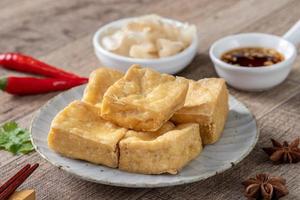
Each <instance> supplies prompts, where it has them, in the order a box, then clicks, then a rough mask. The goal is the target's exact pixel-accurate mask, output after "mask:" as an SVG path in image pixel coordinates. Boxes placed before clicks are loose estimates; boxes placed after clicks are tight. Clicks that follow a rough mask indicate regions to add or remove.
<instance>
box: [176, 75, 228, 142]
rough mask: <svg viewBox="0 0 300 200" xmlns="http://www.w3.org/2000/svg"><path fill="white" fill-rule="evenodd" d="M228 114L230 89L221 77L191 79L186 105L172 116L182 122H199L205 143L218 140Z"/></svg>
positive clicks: (177, 121)
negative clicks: (228, 89)
mask: <svg viewBox="0 0 300 200" xmlns="http://www.w3.org/2000/svg"><path fill="white" fill-rule="evenodd" d="M227 115H228V91H227V88H226V84H225V81H224V80H223V79H220V78H207V79H202V80H199V81H192V80H189V90H188V93H187V97H186V100H185V104H184V107H183V108H181V109H180V110H178V111H177V112H176V113H175V114H174V115H173V117H172V119H171V120H172V121H173V122H175V123H177V124H180V123H188V122H195V123H199V126H200V132H201V138H202V142H203V144H212V143H214V142H216V141H217V140H218V139H219V138H220V136H221V134H222V131H223V129H224V125H225V122H226V119H227Z"/></svg>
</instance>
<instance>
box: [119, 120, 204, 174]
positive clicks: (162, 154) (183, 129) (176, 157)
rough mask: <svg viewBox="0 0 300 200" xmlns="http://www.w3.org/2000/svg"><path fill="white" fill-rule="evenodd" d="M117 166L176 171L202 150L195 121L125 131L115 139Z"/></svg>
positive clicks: (149, 171) (141, 170)
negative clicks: (146, 130)
mask: <svg viewBox="0 0 300 200" xmlns="http://www.w3.org/2000/svg"><path fill="white" fill-rule="evenodd" d="M119 148H120V160H119V169H121V170H124V171H129V172H135V173H142V174H162V173H170V174H177V173H178V172H179V171H180V170H181V169H182V168H183V167H184V166H185V165H187V163H188V162H190V161H191V160H193V159H194V158H196V157H197V156H198V155H199V153H200V152H201V151H202V143H201V138H200V133H199V125H198V124H196V123H189V124H181V125H179V126H177V127H174V125H173V124H172V123H171V122H167V123H166V124H164V125H163V126H162V127H161V128H160V129H159V130H158V131H156V132H137V131H132V130H131V131H128V132H127V133H126V135H125V138H124V139H122V140H121V141H120V143H119Z"/></svg>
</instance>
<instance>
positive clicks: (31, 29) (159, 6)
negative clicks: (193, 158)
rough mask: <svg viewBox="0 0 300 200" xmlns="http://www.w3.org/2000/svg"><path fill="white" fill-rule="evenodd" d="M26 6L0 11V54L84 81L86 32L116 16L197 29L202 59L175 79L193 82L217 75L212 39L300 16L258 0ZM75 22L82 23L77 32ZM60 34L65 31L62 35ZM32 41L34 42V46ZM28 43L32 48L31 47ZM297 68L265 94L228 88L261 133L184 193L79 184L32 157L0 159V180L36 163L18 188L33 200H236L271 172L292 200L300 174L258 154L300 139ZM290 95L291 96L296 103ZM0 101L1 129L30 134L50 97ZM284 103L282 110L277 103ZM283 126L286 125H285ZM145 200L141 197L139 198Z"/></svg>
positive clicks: (286, 5)
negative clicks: (231, 163)
mask: <svg viewBox="0 0 300 200" xmlns="http://www.w3.org/2000/svg"><path fill="white" fill-rule="evenodd" d="M4 1H6V0H4ZM4 1H1V3H3V2H4ZM25 1H26V2H29V4H26V5H22V6H19V7H18V8H17V7H15V6H12V5H13V4H16V3H13V4H11V3H10V4H9V5H5V6H4V7H0V11H2V12H1V15H0V20H1V19H2V20H1V21H4V22H5V23H3V24H1V27H0V36H1V38H2V40H1V41H0V46H1V49H2V50H1V51H8V50H22V51H24V52H26V53H30V54H32V55H34V56H42V57H40V58H42V59H43V60H45V61H46V62H49V63H52V64H53V65H57V66H61V67H63V68H65V69H69V70H72V71H75V72H78V73H80V74H83V75H88V74H89V72H90V71H91V70H93V69H95V68H96V67H97V66H99V62H98V61H97V59H96V57H95V56H94V53H93V49H92V45H91V33H92V32H94V31H95V30H96V29H97V28H98V26H100V25H102V24H103V23H105V22H106V21H110V20H114V19H116V18H119V17H125V16H133V15H140V14H145V13H148V12H153V10H155V12H156V13H158V14H161V15H163V16H170V17H172V18H176V19H180V20H188V21H189V22H191V23H195V24H196V25H197V26H198V27H199V37H200V39H201V42H200V48H199V52H200V55H198V56H197V57H196V59H195V61H194V62H193V64H192V65H191V66H189V67H188V68H187V69H186V70H184V71H183V72H181V73H180V75H184V76H186V77H189V78H193V79H199V78H201V77H211V76H215V72H214V70H213V68H212V65H211V62H210V60H209V58H208V56H207V49H208V47H209V45H210V44H211V43H212V42H213V41H214V40H215V39H217V38H219V37H222V36H225V35H227V34H232V33H237V32H240V31H251V30H254V31H263V32H270V33H277V34H282V33H283V31H284V29H285V28H287V27H288V26H289V24H290V23H292V21H293V20H296V19H297V18H298V17H299V13H297V7H299V1H295V0H294V1H291V0H290V1H279V0H277V1H259V3H258V1H241V2H238V1H236V0H230V1H224V2H222V3H220V1H213V2H210V1H208V0H204V1H196V0H194V1H188V2H185V3H182V1H172V0H167V1H158V0H157V1H135V0H132V1H130V2H129V3H127V2H126V3H125V2H124V3H123V1H120V2H118V1H114V2H111V1H108V0H107V1H101V2H100V1H87V5H85V3H82V2H80V1H79V0H77V1H66V0H63V1H59V2H55V1H48V0H45V1H44V2H42V1H35V0H33V1H28V0H24V2H25ZM30 2H32V3H30ZM45 2H47V7H43V8H41V9H40V7H42V6H41V5H43V4H44V3H45ZM78 2H79V4H78ZM1 3H0V5H1ZM115 3H119V4H115ZM100 7H101V8H100ZM257 10H264V12H255V11H257ZM73 11H74V12H73ZM183 11H184V12H183ZM105 12H107V13H105ZM55 13H56V14H55ZM253 13H255V15H254V14H253ZM290 13H291V14H290ZM280 16H281V17H280ZM286 16H290V17H286ZM13 17H14V19H13V20H9V22H10V23H7V21H8V20H3V19H10V18H13ZM273 19H274V20H275V21H272V22H274V23H276V26H271V25H270V24H269V23H270V21H269V20H273ZM282 19H284V20H282ZM78 22H81V23H84V24H81V23H80V25H78ZM61 24H64V26H61ZM24 27H26V28H28V29H26V28H25V30H23V31H22V32H20V30H22V28H24ZM278 27H279V28H278ZM265 28H266V30H265ZM65 29H68V31H65V32H64V30H65ZM18 30H19V32H18ZM24 33H25V34H24ZM28 38H29V40H28ZM36 39H37V40H38V41H35V40H36ZM30 40H33V41H31V42H30ZM50 52H51V53H50ZM43 55H44V56H43ZM297 66H298V65H297ZM297 66H296V68H295V70H294V71H293V74H291V76H290V77H289V80H288V81H286V82H285V83H284V84H282V85H280V86H278V87H276V88H274V89H273V90H270V91H268V92H264V93H245V92H240V91H236V90H233V89H231V93H232V94H234V95H235V96H237V97H238V98H239V99H240V100H242V101H243V102H245V103H246V104H247V105H248V106H249V107H250V109H251V110H252V111H253V112H254V113H255V114H256V116H257V117H258V118H259V119H260V120H259V124H260V127H261V128H262V134H261V138H260V141H259V144H258V145H257V147H256V148H255V150H254V151H253V152H252V153H251V154H250V155H249V156H248V157H247V158H246V159H245V160H244V161H243V162H242V163H241V164H239V165H238V166H236V167H235V168H234V169H232V170H229V171H228V172H226V173H224V174H221V175H218V176H216V177H214V178H211V179H208V180H206V181H203V182H199V183H194V184H189V185H186V186H178V187H172V188H163V189H155V190H148V189H126V188H117V187H110V186H103V185H98V184H94V183H89V182H86V181H83V180H79V179H78V178H75V177H73V176H71V175H68V174H67V173H65V172H62V171H61V170H58V169H56V167H53V166H52V165H51V164H49V163H47V162H46V161H45V160H43V159H42V158H41V157H39V156H38V155H37V153H32V154H30V155H28V156H18V157H13V156H11V154H9V153H4V152H0V171H1V173H0V179H1V180H3V179H5V178H7V177H8V176H9V174H10V173H11V171H13V170H14V169H15V168H16V166H18V165H19V164H21V163H24V162H28V161H30V162H40V163H41V168H40V169H39V170H38V171H37V172H36V173H35V174H34V175H33V176H32V177H31V179H30V180H28V182H27V183H26V184H25V185H24V186H23V187H34V188H36V189H37V191H38V199H120V198H122V199H137V198H139V197H140V196H143V199H201V198H202V199H222V200H223V199H225V200H226V199H228V200H229V199H230V200H231V199H241V198H242V196H241V193H240V190H241V186H240V179H241V178H246V177H248V176H250V175H253V174H254V173H256V172H258V171H261V170H269V169H270V170H273V171H274V172H275V173H278V174H283V175H284V176H287V177H288V183H289V188H290V189H291V194H290V195H289V196H288V198H286V199H297V197H298V196H299V191H298V190H297V189H298V188H297V182H296V181H297V179H298V180H299V169H298V168H296V167H295V166H291V167H286V166H273V165H271V163H269V162H266V157H264V154H263V153H262V151H261V150H260V148H261V147H262V146H263V145H266V144H267V143H268V139H269V137H271V136H273V135H274V136H277V137H278V138H287V139H289V137H291V136H293V135H295V134H297V133H299V130H300V129H299V125H298V124H297V123H296V121H299V109H297V108H299V103H297V102H299V94H297V92H299V84H298V83H297V81H298V80H299V79H297V77H299V74H298V68H299V67H297ZM294 72H295V73H294ZM4 73H7V71H3V70H0V74H1V75H3V74H4ZM294 74H296V75H294ZM297 74H298V75H297ZM296 94H297V96H295V95H296ZM0 95H1V98H0V102H1V105H2V106H1V107H0V113H1V114H0V123H1V122H4V121H6V120H9V119H16V120H17V121H18V122H19V123H20V124H21V126H23V127H28V126H29V124H30V120H31V118H32V114H33V113H32V112H33V111H34V110H36V109H37V108H38V107H40V106H41V105H42V104H43V103H44V102H45V101H47V100H48V99H49V98H51V97H52V96H54V95H55V93H52V94H46V95H38V96H32V97H22V98H16V97H11V96H9V95H4V94H0ZM293 96H295V97H293ZM285 101H286V102H285ZM283 102H285V103H284V104H282V103H283ZM281 104H282V105H281ZM278 106H279V107H278ZM266 114H267V115H266ZM264 115H266V116H264ZM287 121H291V122H289V124H287V123H286V122H287ZM286 130H292V133H290V134H283V132H284V131H286ZM45 187H46V188H47V190H45ZM216 188H218V189H216ZM70 191H71V192H70ZM148 191H149V192H148ZM146 192H148V193H146ZM145 193H146V195H144V194H145Z"/></svg>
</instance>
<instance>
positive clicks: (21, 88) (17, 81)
mask: <svg viewBox="0 0 300 200" xmlns="http://www.w3.org/2000/svg"><path fill="white" fill-rule="evenodd" d="M86 82H87V79H86V78H76V79H54V78H35V77H14V76H10V77H7V78H0V89H1V90H3V91H5V92H8V93H10V94H14V95H29V94H40V93H47V92H53V91H60V90H67V89H70V88H72V87H75V86H78V85H82V84H84V83H86Z"/></svg>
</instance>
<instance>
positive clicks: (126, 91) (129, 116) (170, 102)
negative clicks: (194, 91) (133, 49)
mask: <svg viewBox="0 0 300 200" xmlns="http://www.w3.org/2000/svg"><path fill="white" fill-rule="evenodd" d="M187 89H188V82H187V80H186V79H184V78H180V77H174V76H171V75H167V74H160V73H158V72H155V71H153V70H151V69H148V68H141V67H140V66H138V65H133V66H132V67H131V68H130V69H129V70H128V71H127V73H126V74H125V76H124V77H122V78H121V79H120V80H118V81H117V82H116V83H114V84H113V85H112V86H111V87H110V88H109V89H108V90H107V91H106V93H105V94H104V97H103V102H102V107H101V116H102V117H103V118H104V119H106V120H109V121H112V122H114V123H116V124H118V125H119V126H122V127H125V128H130V129H134V130H138V131H156V130H158V129H159V128H160V127H161V126H162V125H163V124H164V123H166V122H167V121H168V120H169V119H170V118H171V117H172V115H173V114H174V113H175V112H176V111H177V110H179V109H180V108H181V107H182V106H183V105H184V101H185V96H186V93H187Z"/></svg>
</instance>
